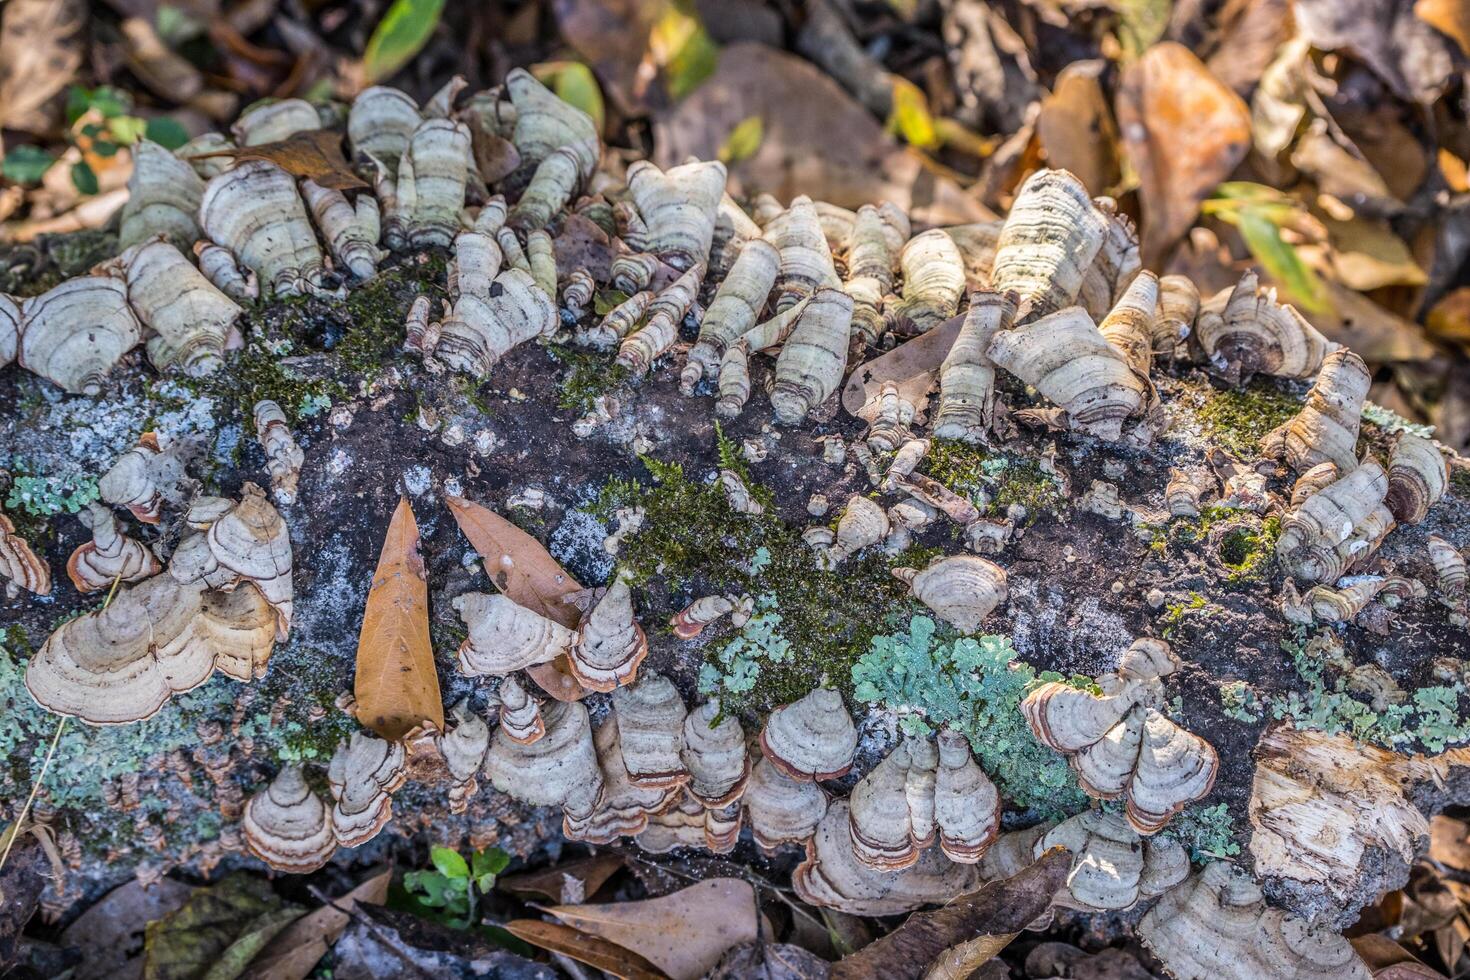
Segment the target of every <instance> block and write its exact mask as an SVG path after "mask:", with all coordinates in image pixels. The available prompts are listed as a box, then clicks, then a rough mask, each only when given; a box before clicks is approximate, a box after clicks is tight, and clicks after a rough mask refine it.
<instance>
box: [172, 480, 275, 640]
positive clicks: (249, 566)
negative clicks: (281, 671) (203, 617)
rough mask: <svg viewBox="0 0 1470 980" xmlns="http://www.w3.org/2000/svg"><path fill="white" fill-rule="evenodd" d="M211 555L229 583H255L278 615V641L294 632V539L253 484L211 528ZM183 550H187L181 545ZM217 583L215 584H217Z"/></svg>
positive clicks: (208, 543)
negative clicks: (292, 565) (292, 554)
mask: <svg viewBox="0 0 1470 980" xmlns="http://www.w3.org/2000/svg"><path fill="white" fill-rule="evenodd" d="M206 534H207V536H206V543H207V545H208V551H209V555H210V556H211V557H212V558H213V559H214V561H215V562H216V563H217V564H218V567H219V569H220V570H221V571H222V572H224V573H227V574H228V576H229V581H228V582H226V584H224V585H223V586H218V587H222V588H225V589H226V590H228V589H232V588H234V583H236V582H242V581H251V582H254V583H255V584H256V586H257V587H259V589H260V592H261V594H262V595H264V596H265V598H266V601H268V602H269V603H270V604H271V607H272V608H274V609H275V611H276V619H277V625H276V637H277V639H281V640H284V639H285V638H286V634H287V632H288V631H289V630H290V628H291V608H292V597H293V594H294V588H293V586H292V583H291V535H290V532H289V531H288V530H287V529H286V522H285V521H283V520H282V519H281V515H280V513H279V512H278V511H277V510H276V509H275V508H274V507H272V506H271V503H270V501H269V500H266V499H265V491H263V490H261V489H260V487H258V486H256V485H255V484H253V483H246V484H245V485H244V486H243V487H241V488H240V502H239V503H238V504H235V505H234V506H233V507H232V508H231V509H230V510H229V512H228V513H225V514H224V515H222V516H220V517H218V518H217V519H215V520H213V521H212V522H210V523H209V525H208V531H207V532H206ZM181 548H182V545H181ZM211 584H213V581H211Z"/></svg>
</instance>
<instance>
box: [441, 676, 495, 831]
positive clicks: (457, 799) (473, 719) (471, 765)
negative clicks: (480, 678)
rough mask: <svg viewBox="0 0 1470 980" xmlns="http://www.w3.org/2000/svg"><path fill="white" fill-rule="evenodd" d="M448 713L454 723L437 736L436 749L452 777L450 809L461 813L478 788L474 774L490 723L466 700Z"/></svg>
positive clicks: (482, 757)
mask: <svg viewBox="0 0 1470 980" xmlns="http://www.w3.org/2000/svg"><path fill="white" fill-rule="evenodd" d="M450 714H451V717H453V719H454V722H455V724H454V727H453V728H451V729H450V730H449V731H447V732H445V733H444V734H443V735H442V736H440V737H439V738H438V745H439V753H440V754H441V755H442V756H443V757H444V767H445V768H446V769H448V770H449V778H450V779H451V780H453V782H452V784H451V785H450V787H449V812H450V813H463V812H464V811H465V809H466V808H467V807H468V806H469V800H470V797H472V796H474V795H475V793H476V792H477V791H478V790H479V788H480V784H479V782H478V781H477V780H476V779H475V776H476V775H478V774H479V772H480V766H481V764H483V763H484V761H485V753H486V752H487V751H489V749H490V726H489V725H487V724H485V719H483V718H481V717H480V716H479V715H478V714H476V713H475V712H473V711H471V710H470V706H469V702H468V701H467V700H465V701H461V702H459V703H458V704H456V705H455V706H454V707H453V708H451V709H450Z"/></svg>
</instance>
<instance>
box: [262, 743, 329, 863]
mask: <svg viewBox="0 0 1470 980" xmlns="http://www.w3.org/2000/svg"><path fill="white" fill-rule="evenodd" d="M240 829H241V831H242V832H243V835H244V838H245V846H246V847H248V848H250V852H251V853H252V854H254V855H255V856H256V857H258V858H260V859H261V860H262V861H264V862H265V863H266V864H268V865H270V866H271V867H272V868H274V869H275V870H277V871H285V872H288V873H290V874H298V875H300V874H309V873H311V872H313V871H315V870H316V869H317V868H320V867H321V866H322V865H324V864H326V863H327V859H329V858H330V857H331V856H332V852H333V851H335V850H336V849H337V838H336V837H335V836H333V834H332V825H331V823H330V822H329V821H328V819H327V807H326V805H325V804H324V803H322V801H321V798H320V797H318V796H317V795H316V794H315V793H313V792H312V791H311V787H310V786H308V785H306V779H305V777H304V776H303V775H302V772H301V767H300V766H299V765H286V766H283V767H282V768H281V771H280V772H278V773H276V778H275V779H273V780H271V782H270V785H269V786H267V787H266V788H265V789H263V790H261V791H260V792H258V793H256V794H255V795H254V796H252V797H251V798H250V802H249V803H247V804H245V816H244V817H243V818H242V819H241V821H240Z"/></svg>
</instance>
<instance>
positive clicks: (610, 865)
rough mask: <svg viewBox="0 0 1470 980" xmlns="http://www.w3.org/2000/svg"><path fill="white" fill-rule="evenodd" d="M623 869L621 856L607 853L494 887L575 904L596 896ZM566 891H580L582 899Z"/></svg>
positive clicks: (509, 879) (498, 881)
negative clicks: (604, 884) (573, 896)
mask: <svg viewBox="0 0 1470 980" xmlns="http://www.w3.org/2000/svg"><path fill="white" fill-rule="evenodd" d="M622 866H623V858H622V855H619V854H614V853H612V852H610V851H609V852H606V853H603V854H598V855H596V856H595V857H590V858H583V859H581V860H580V861H568V862H566V863H565V864H558V865H555V866H553V867H550V868H543V869H542V870H540V871H529V872H526V873H525V874H518V875H508V876H505V877H501V878H497V879H495V885H496V887H497V888H499V889H501V890H502V891H508V892H512V893H514V894H517V895H545V896H546V897H547V898H549V899H550V900H551V901H553V902H563V903H566V904H569V905H576V904H578V903H579V902H585V901H586V900H587V899H589V898H591V897H592V896H593V895H596V894H597V889H599V888H601V887H602V885H603V883H604V882H606V881H607V879H609V878H611V877H612V876H613V875H614V874H616V873H617V872H618V870H619V869H620V868H622ZM568 892H580V893H581V895H582V897H581V898H580V899H575V900H574V899H573V898H572V897H571V896H570V895H569V894H568Z"/></svg>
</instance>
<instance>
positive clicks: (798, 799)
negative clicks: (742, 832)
mask: <svg viewBox="0 0 1470 980" xmlns="http://www.w3.org/2000/svg"><path fill="white" fill-rule="evenodd" d="M740 802H741V805H742V806H744V807H745V812H746V816H747V817H748V819H749V820H750V832H751V835H752V836H753V837H754V838H755V843H756V845H757V846H758V847H760V848H761V849H762V850H765V851H768V852H769V851H774V850H775V849H776V848H778V847H780V846H781V845H782V844H799V843H802V842H803V841H805V840H806V839H807V838H809V837H811V835H812V834H813V833H814V832H816V829H817V825H818V824H819V823H821V822H822V817H823V816H824V815H825V814H826V812H827V793H826V791H825V790H823V789H822V787H821V786H819V785H817V784H816V783H815V782H813V781H811V780H808V779H792V778H791V777H790V776H788V775H786V774H785V773H784V772H782V771H781V770H780V768H778V767H777V766H776V765H774V764H773V763H772V762H771V761H770V760H769V759H766V758H762V759H759V760H757V762H756V764H755V765H754V766H753V767H752V768H751V771H750V780H749V782H748V783H747V785H746V787H745V793H744V795H743V796H742V797H741V799H740Z"/></svg>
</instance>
